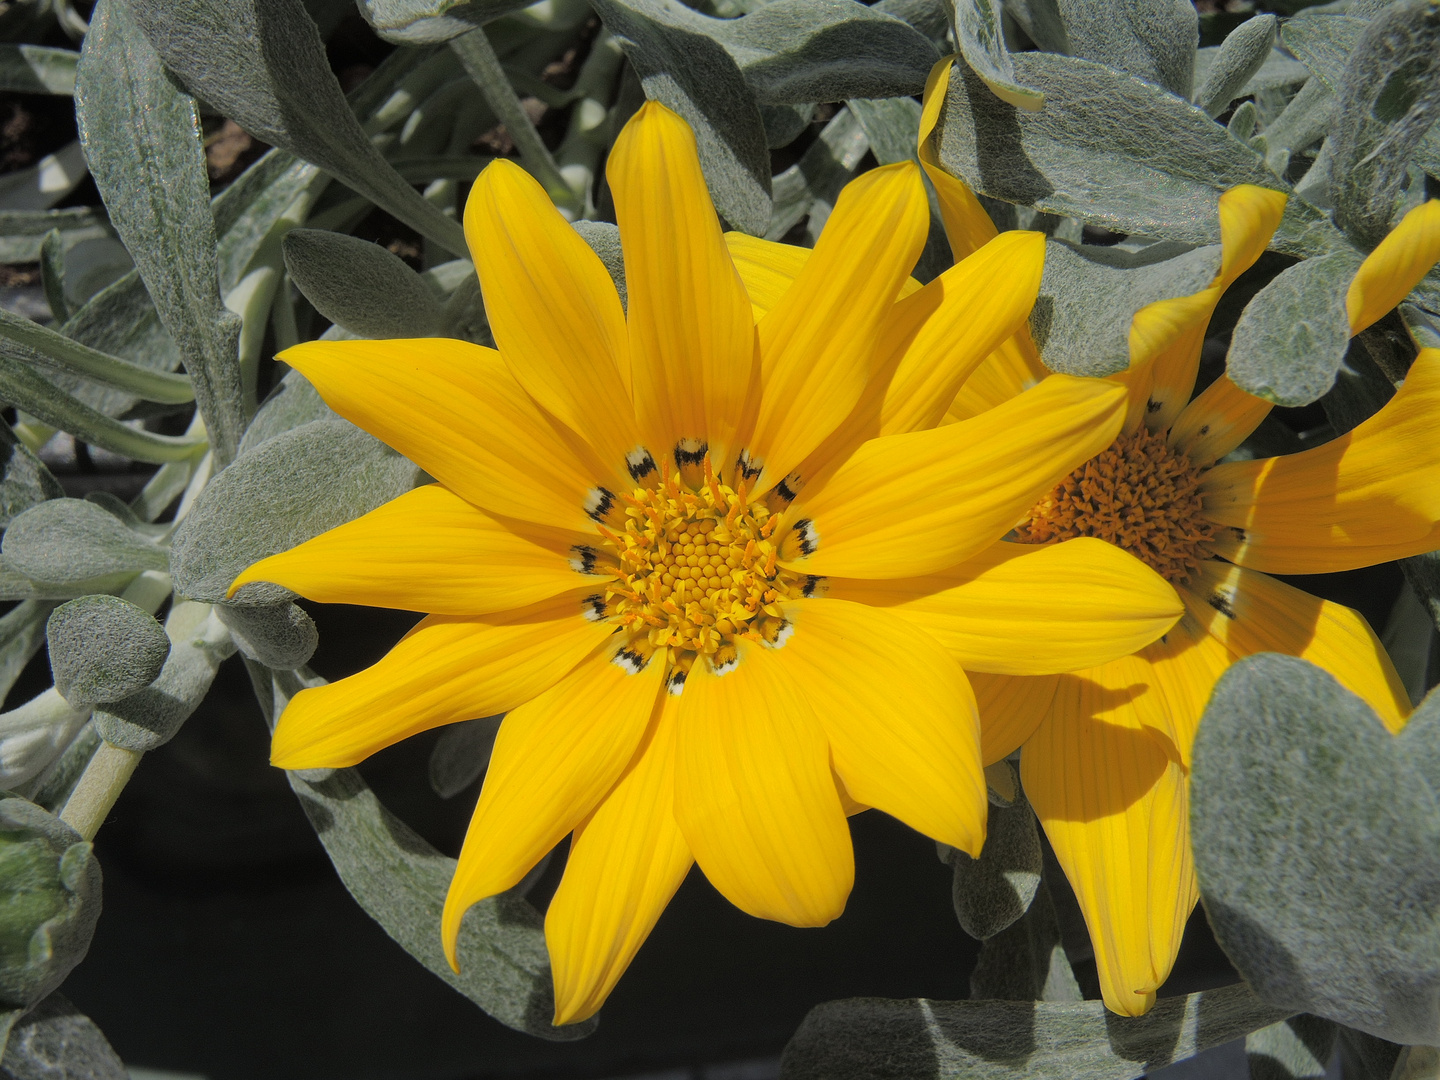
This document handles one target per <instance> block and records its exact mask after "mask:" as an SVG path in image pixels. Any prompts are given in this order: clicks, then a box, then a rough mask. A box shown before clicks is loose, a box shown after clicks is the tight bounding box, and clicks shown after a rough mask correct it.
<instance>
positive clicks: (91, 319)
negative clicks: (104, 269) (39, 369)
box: [50, 270, 180, 417]
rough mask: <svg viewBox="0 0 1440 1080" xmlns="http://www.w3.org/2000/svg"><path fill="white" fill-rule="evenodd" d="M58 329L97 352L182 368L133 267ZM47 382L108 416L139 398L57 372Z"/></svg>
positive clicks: (119, 412) (152, 365)
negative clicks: (49, 381)
mask: <svg viewBox="0 0 1440 1080" xmlns="http://www.w3.org/2000/svg"><path fill="white" fill-rule="evenodd" d="M60 333H61V334H63V335H64V336H65V337H67V338H70V339H71V340H73V341H78V342H79V343H80V344H81V345H88V346H89V347H90V348H92V349H95V350H97V351H98V352H102V353H108V354H109V355H111V356H118V357H121V358H122V359H125V360H129V361H130V362H132V363H134V364H137V365H139V366H140V367H145V368H150V369H151V370H154V371H174V370H175V369H176V368H178V367H179V366H180V350H179V349H178V348H177V347H176V345H175V339H174V338H172V337H171V336H170V334H169V332H168V331H167V330H166V329H165V327H164V325H163V324H162V323H161V322H160V316H159V315H158V314H157V313H156V311H155V305H154V304H153V303H152V302H151V300H150V294H149V293H148V292H146V291H145V283H144V281H142V280H141V278H140V274H139V273H138V272H137V271H134V270H132V271H130V272H129V273H128V274H126V275H125V276H123V277H121V278H119V279H118V280H117V281H115V282H113V283H111V284H110V285H107V286H106V287H105V288H103V289H101V290H100V291H99V292H98V293H96V294H95V295H94V296H92V297H91V298H90V299H89V300H87V301H86V302H85V304H84V305H83V306H82V307H81V308H80V309H79V310H78V311H76V312H74V313H73V314H72V315H71V316H70V319H69V321H68V322H66V323H65V325H64V326H62V327H60ZM50 380H51V381H52V382H53V383H54V384H55V385H56V386H58V387H60V388H61V389H62V390H67V391H69V392H70V394H71V395H73V396H74V398H75V400H77V401H79V402H80V403H81V404H83V405H88V406H90V408H92V409H95V410H96V411H97V412H100V413H103V414H104V415H106V416H116V417H118V416H123V415H124V414H125V413H127V412H128V411H129V410H130V409H131V408H133V407H134V406H135V404H136V403H137V402H138V401H139V400H140V398H139V397H138V396H137V395H135V394H133V393H130V392H129V391H126V390H119V389H113V388H111V387H107V386H103V385H101V384H99V383H93V382H88V381H86V380H84V379H82V378H79V377H78V376H71V375H65V374H63V373H60V372H55V373H54V374H52V375H50Z"/></svg>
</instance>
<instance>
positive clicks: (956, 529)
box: [779, 375, 1125, 578]
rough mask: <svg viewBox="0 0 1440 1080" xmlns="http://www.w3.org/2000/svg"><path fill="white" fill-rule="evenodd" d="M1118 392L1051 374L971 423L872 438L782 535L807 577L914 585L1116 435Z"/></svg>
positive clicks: (996, 534) (1121, 395) (786, 557)
mask: <svg viewBox="0 0 1440 1080" xmlns="http://www.w3.org/2000/svg"><path fill="white" fill-rule="evenodd" d="M1124 406H1125V391H1124V388H1123V387H1120V386H1117V385H1116V384H1114V383H1113V382H1110V381H1108V380H1102V379H1076V378H1071V377H1070V376H1066V375H1052V376H1051V377H1050V378H1048V379H1046V380H1045V381H1044V382H1043V383H1041V384H1040V385H1039V386H1037V387H1035V389H1033V390H1030V391H1028V392H1026V393H1025V394H1022V395H1021V396H1020V397H1018V398H1015V399H1013V400H1012V401H1010V402H1007V403H1006V404H1004V405H1000V406H997V407H996V408H994V409H991V410H990V411H989V412H987V413H983V414H982V415H980V416H977V417H975V418H973V419H971V420H966V421H964V422H962V423H958V424H949V425H947V426H945V427H942V428H936V429H933V430H930V431H912V432H907V433H905V434H902V435H887V436H884V437H882V438H878V439H871V440H870V441H869V442H867V443H866V444H865V445H863V446H861V447H860V449H858V450H857V451H855V453H854V454H853V455H851V457H850V458H849V460H848V461H846V462H845V464H844V465H842V466H840V468H839V469H837V470H836V472H835V473H834V474H833V475H832V476H831V477H830V479H829V480H827V481H825V482H824V483H821V484H817V485H814V486H810V487H806V488H805V489H804V490H803V491H802V492H801V493H800V498H799V499H798V500H797V501H796V503H795V505H794V506H792V507H791V508H790V510H789V511H788V512H787V514H786V519H787V524H786V525H784V526H782V527H781V532H780V535H779V540H780V555H781V558H782V560H783V561H784V562H785V565H787V566H790V567H793V568H795V569H798V570H800V571H801V572H803V573H814V574H838V575H843V576H846V577H884V578H897V577H913V576H918V575H920V574H929V573H934V572H935V571H937V570H942V569H944V568H946V567H949V566H954V565H955V564H956V563H957V562H960V561H961V560H962V559H966V558H969V557H970V556H971V555H973V554H975V553H976V552H978V551H980V550H981V549H983V548H985V547H988V546H989V545H990V544H992V543H994V542H995V541H996V540H998V539H999V538H1000V537H1001V536H1003V535H1004V534H1005V533H1006V532H1007V531H1009V530H1010V529H1011V528H1012V527H1013V526H1014V525H1015V523H1016V522H1017V521H1019V520H1020V518H1021V517H1022V516H1023V515H1024V513H1025V511H1026V510H1028V509H1029V508H1030V507H1031V506H1033V505H1034V504H1035V502H1036V501H1037V500H1038V499H1039V498H1040V497H1041V496H1042V495H1044V494H1045V493H1046V492H1047V491H1049V490H1050V489H1051V488H1052V487H1054V485H1055V484H1056V483H1058V482H1059V481H1060V480H1061V479H1062V478H1063V477H1064V476H1065V475H1066V474H1067V473H1069V472H1070V471H1071V470H1072V469H1074V468H1075V467H1076V466H1077V465H1079V464H1081V463H1082V462H1084V461H1085V460H1087V459H1088V458H1090V457H1093V456H1094V455H1095V454H1098V453H1099V452H1100V451H1101V450H1103V449H1105V447H1107V446H1109V445H1110V443H1111V442H1112V441H1113V440H1114V438H1115V436H1116V435H1117V434H1118V433H1119V430H1120V423H1121V420H1122V416H1123V412H1124Z"/></svg>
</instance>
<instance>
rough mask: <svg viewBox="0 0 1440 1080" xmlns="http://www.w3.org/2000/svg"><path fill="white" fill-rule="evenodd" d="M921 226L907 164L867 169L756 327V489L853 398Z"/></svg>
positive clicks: (920, 200)
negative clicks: (758, 365) (758, 368)
mask: <svg viewBox="0 0 1440 1080" xmlns="http://www.w3.org/2000/svg"><path fill="white" fill-rule="evenodd" d="M928 218H929V207H928V205H927V203H926V200H925V189H924V187H923V186H922V185H921V183H920V174H919V170H918V169H916V168H915V166H914V165H913V164H911V163H909V162H901V163H900V164H898V165H885V166H882V167H880V168H878V169H872V170H871V171H870V172H867V173H864V174H862V175H861V176H860V177H859V178H858V179H855V180H852V181H851V182H850V183H849V184H847V185H846V186H845V189H844V191H842V192H841V193H840V198H839V199H838V200H836V203H835V209H834V211H833V212H832V213H831V215H830V217H829V218H828V219H827V220H826V222H825V228H824V230H823V231H822V232H821V235H820V240H819V242H818V243H817V244H816V245H815V250H814V252H813V254H812V255H811V256H810V258H809V259H808V260H807V261H806V263H805V266H804V268H803V269H802V270H801V271H800V274H799V276H798V277H796V279H795V284H794V285H792V286H791V287H790V288H789V289H788V290H787V291H786V292H785V294H784V296H782V297H781V298H780V301H779V303H777V304H776V306H775V307H774V308H773V309H772V310H771V311H770V313H769V314H768V315H766V316H765V318H764V319H762V320H761V321H760V324H759V326H758V328H757V330H758V333H759V336H760V356H761V365H762V367H761V376H762V381H763V391H762V397H761V403H760V415H759V418H758V419H757V421H756V426H755V434H754V438H753V441H752V443H751V447H750V448H751V456H752V458H755V459H758V460H759V461H762V462H763V463H764V467H763V471H762V473H761V476H760V478H759V480H758V482H757V484H756V490H759V491H763V490H765V489H766V488H767V487H770V486H771V485H773V484H775V483H777V482H779V481H780V480H781V479H783V478H784V477H785V475H786V474H787V473H789V471H790V470H791V469H793V468H794V467H795V466H796V465H798V464H799V463H800V462H801V461H802V460H803V459H804V458H805V455H806V454H808V453H809V452H810V451H811V450H813V449H815V447H817V446H819V445H820V443H821V442H822V441H823V440H824V438H825V436H827V435H829V434H830V432H832V431H834V430H835V428H836V427H838V426H839V425H840V423H841V421H843V420H844V419H845V417H846V416H847V415H849V413H850V410H851V409H853V408H854V407H855V403H856V402H857V401H859V400H860V395H861V393H862V392H863V391H864V389H865V384H866V382H867V381H868V380H869V378H870V375H871V372H872V368H873V363H874V352H875V345H876V335H877V332H878V331H879V328H880V323H881V320H882V319H883V317H884V316H885V314H886V312H887V311H888V310H889V308H890V305H891V304H892V303H894V301H895V298H896V296H897V294H898V293H899V291H900V286H901V284H902V283H903V282H904V281H905V280H906V278H908V277H909V275H910V269H911V267H913V266H914V265H915V260H916V259H917V258H918V257H919V255H920V249H921V248H922V247H923V246H924V243H925V234H926V225H927V221H928Z"/></svg>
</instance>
